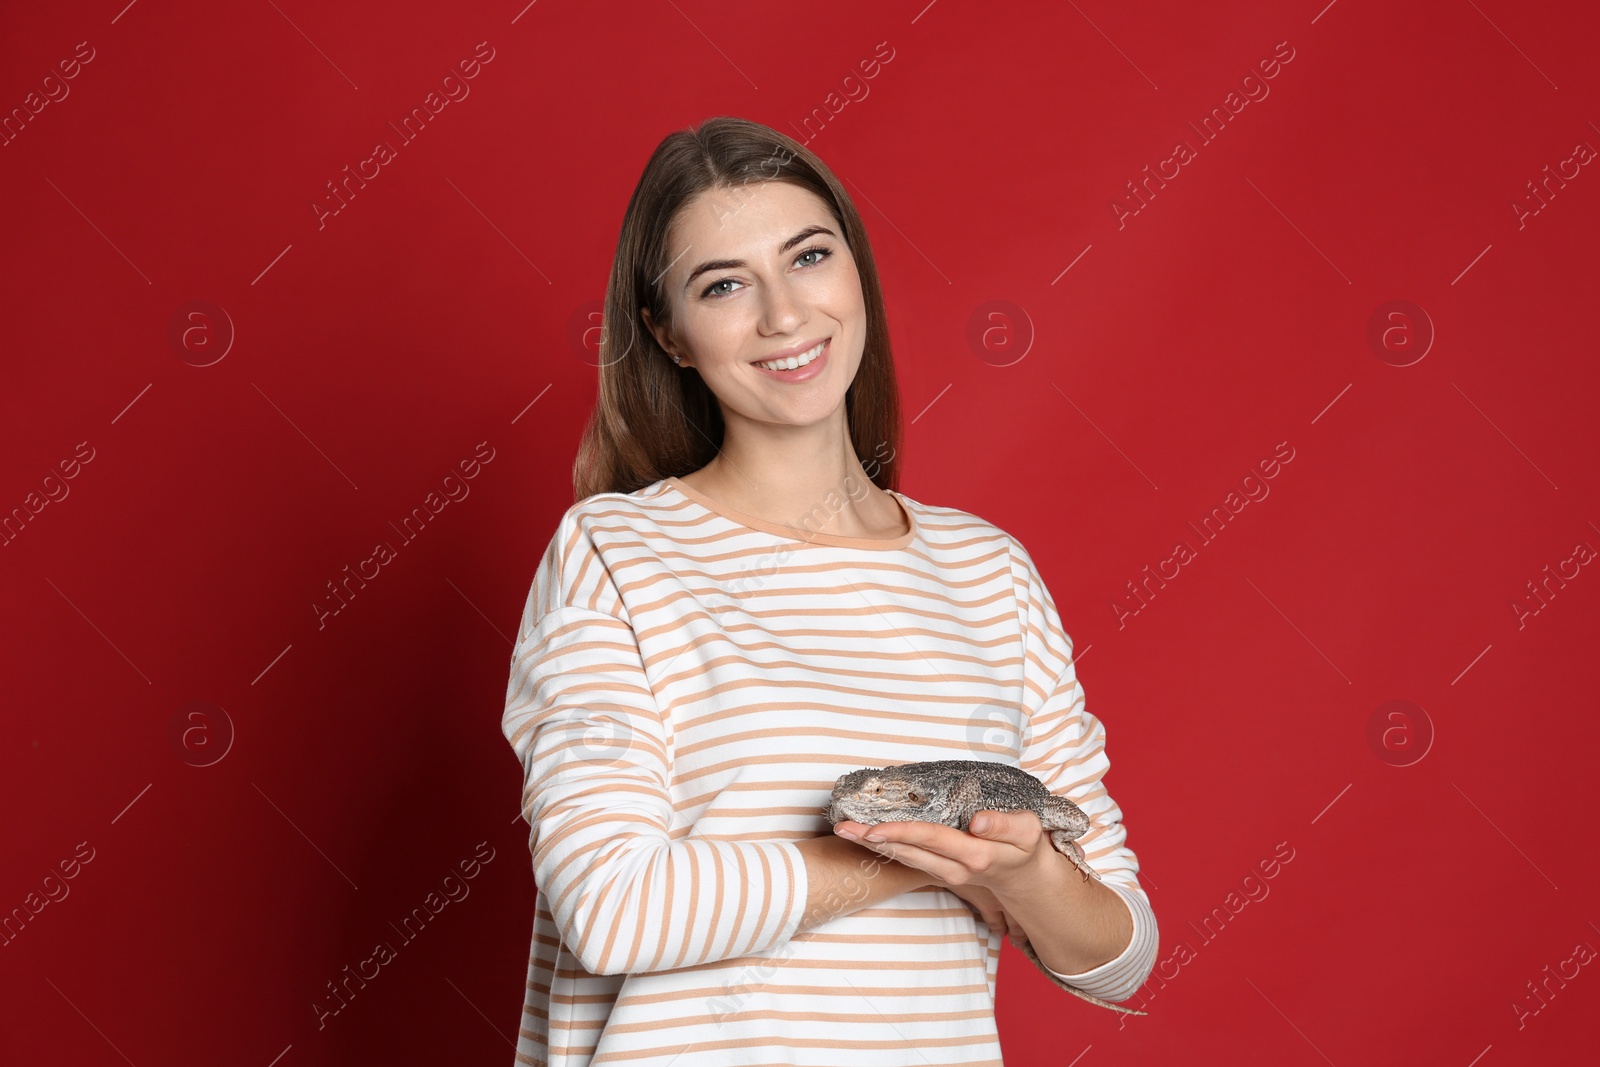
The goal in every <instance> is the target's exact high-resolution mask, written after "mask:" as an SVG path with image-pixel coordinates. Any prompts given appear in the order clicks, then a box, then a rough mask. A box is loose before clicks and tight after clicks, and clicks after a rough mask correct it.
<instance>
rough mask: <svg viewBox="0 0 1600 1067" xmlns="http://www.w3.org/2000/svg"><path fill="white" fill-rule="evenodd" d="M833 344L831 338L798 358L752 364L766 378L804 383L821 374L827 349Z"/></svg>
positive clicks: (825, 360)
mask: <svg viewBox="0 0 1600 1067" xmlns="http://www.w3.org/2000/svg"><path fill="white" fill-rule="evenodd" d="M832 343H833V338H831V337H830V338H828V339H826V340H824V341H822V342H820V343H818V344H817V345H816V346H815V347H813V348H812V349H811V350H810V351H807V352H802V353H801V354H800V355H798V356H790V357H789V358H788V359H779V360H770V361H768V362H765V363H754V364H752V366H754V367H755V368H756V369H757V370H759V371H761V372H762V373H764V374H766V375H767V376H768V377H772V378H776V379H778V380H779V381H784V382H804V381H809V380H810V379H812V378H815V377H816V376H817V375H819V374H821V373H822V368H823V367H825V366H826V365H827V362H828V349H829V347H830V346H831V345H832Z"/></svg>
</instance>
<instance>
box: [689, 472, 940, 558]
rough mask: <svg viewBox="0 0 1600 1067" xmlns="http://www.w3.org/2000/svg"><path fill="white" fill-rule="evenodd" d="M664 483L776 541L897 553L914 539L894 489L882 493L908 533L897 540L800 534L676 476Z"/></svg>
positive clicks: (911, 519)
mask: <svg viewBox="0 0 1600 1067" xmlns="http://www.w3.org/2000/svg"><path fill="white" fill-rule="evenodd" d="M663 481H665V482H666V484H667V485H669V486H671V487H672V488H673V489H674V490H676V491H677V492H678V494H679V495H680V496H683V497H687V498H688V499H689V500H691V501H693V502H694V503H696V504H699V505H700V506H701V507H703V508H705V509H706V510H707V511H710V512H712V513H713V514H717V515H721V516H722V517H723V518H725V519H728V520H730V521H732V522H735V523H737V524H739V525H740V526H743V527H745V528H746V529H750V530H758V531H760V532H761V533H769V534H775V535H776V536H778V537H784V538H787V539H789V540H791V541H800V542H802V543H805V544H813V545H833V546H835V547H838V548H865V549H875V550H878V551H894V550H896V549H901V548H905V547H906V546H907V545H909V544H910V543H911V542H912V541H913V540H915V539H916V536H917V533H918V526H917V516H916V512H915V511H914V509H913V508H912V506H911V505H910V504H909V503H908V502H907V501H906V498H905V497H903V496H901V495H900V494H899V493H898V492H896V491H895V490H893V489H886V490H884V492H886V493H888V494H889V495H890V496H892V497H894V498H895V500H896V501H897V502H898V503H899V505H900V510H901V511H903V512H905V516H906V525H907V526H908V527H909V529H907V530H906V532H905V533H903V534H901V535H900V536H899V537H889V538H884V537H846V536H844V535H843V534H831V533H825V532H822V531H817V532H814V533H810V534H802V533H801V532H800V531H799V530H796V529H793V528H791V527H788V526H785V525H783V524H782V523H777V522H768V521H767V520H766V519H762V518H757V517H756V516H754V515H746V514H745V513H744V512H742V511H735V510H734V509H732V508H730V507H727V506H726V505H723V504H719V503H717V502H716V501H715V500H712V499H711V498H710V497H709V496H706V495H705V494H704V493H702V492H701V491H700V490H698V489H696V488H695V487H694V486H692V485H690V484H689V483H688V482H685V481H683V480H682V479H680V478H678V477H677V476H676V475H669V476H668V477H667V478H665V479H663Z"/></svg>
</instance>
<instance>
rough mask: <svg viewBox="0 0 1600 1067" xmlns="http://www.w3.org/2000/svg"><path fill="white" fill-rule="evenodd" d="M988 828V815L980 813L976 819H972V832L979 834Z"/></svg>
mask: <svg viewBox="0 0 1600 1067" xmlns="http://www.w3.org/2000/svg"><path fill="white" fill-rule="evenodd" d="M988 828H989V816H987V815H980V816H978V817H977V818H976V819H973V820H972V832H973V833H975V834H981V833H983V832H984V831H985V830H987V829H988Z"/></svg>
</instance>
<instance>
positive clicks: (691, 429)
mask: <svg viewBox="0 0 1600 1067" xmlns="http://www.w3.org/2000/svg"><path fill="white" fill-rule="evenodd" d="M768 181H784V182H790V183H792V184H794V185H798V186H800V187H801V188H803V189H809V190H810V191H811V192H813V193H815V194H816V195H817V196H818V197H820V198H821V199H822V200H823V202H825V203H826V204H827V205H828V209H829V210H830V211H831V212H832V213H833V217H834V220H835V221H836V222H837V223H838V225H839V228H840V230H841V232H842V234H843V239H844V242H845V244H846V245H847V246H849V249H850V253H851V256H852V257H853V258H854V260H855V264H856V271H857V273H858V274H859V276H860V278H861V295H862V298H863V302H864V304H865V307H866V318H867V336H866V343H865V348H864V350H863V351H862V354H861V363H860V366H859V368H858V369H857V371H856V377H855V380H854V381H853V382H852V383H851V384H850V388H849V390H848V391H846V393H845V415H846V419H847V421H848V423H849V428H850V440H851V443H852V444H853V445H854V446H855V451H856V457H857V459H859V460H860V461H861V462H862V463H863V464H864V469H865V470H866V471H867V472H868V473H869V476H870V477H871V479H872V481H873V482H874V483H875V484H876V485H877V486H878V487H879V488H880V489H896V488H898V487H899V467H898V466H897V465H896V463H895V457H896V456H897V455H898V454H899V450H900V400H899V392H898V389H897V386H896V383H895V376H894V361H893V358H892V355H891V353H890V351H889V324H888V322H887V320H886V318H885V315H884V308H883V293H882V291H881V290H880V289H879V288H878V271H877V267H876V266H874V264H873V260H872V246H871V244H870V243H869V242H868V241H867V231H866V228H865V227H864V226H863V225H862V223H861V216H860V215H859V214H857V213H856V208H855V205H854V204H853V203H851V201H850V196H849V194H848V193H846V192H845V190H844V186H842V185H840V184H839V181H838V179H836V178H835V177H834V176H833V172H832V171H830V170H829V169H828V168H827V165H826V164H824V163H823V162H822V160H820V159H818V158H817V157H816V155H814V154H813V153H812V152H811V151H810V150H809V149H807V148H806V147H805V146H804V145H802V144H800V143H799V142H798V141H795V140H794V139H792V138H790V137H789V136H787V135H786V134H782V133H779V132H778V131H777V130H774V129H771V128H770V127H767V126H763V125H761V124H760V123H757V122H750V121H748V120H746V119H740V118H732V117H728V116H722V117H717V118H710V119H706V120H705V121H704V122H702V123H700V125H699V127H698V128H696V127H692V126H691V127H690V128H689V129H687V130H679V131H675V132H673V133H670V134H668V135H667V136H666V137H665V138H664V139H663V140H662V141H661V143H660V144H659V145H657V146H656V150H655V152H654V153H653V154H652V155H651V156H650V161H649V162H648V163H646V164H645V168H644V173H643V174H642V175H640V177H639V184H638V185H637V186H636V187H635V188H634V190H633V198H632V199H631V200H629V201H628V210H627V213H626V214H625V215H624V216H623V219H622V233H621V235H620V236H619V237H618V238H617V254H616V258H615V259H614V260H613V261H612V265H611V278H610V281H609V282H608V283H607V285H606V299H605V310H604V312H603V319H602V322H601V333H600V391H599V395H598V397H597V398H596V400H595V405H594V410H593V411H592V412H590V415H589V421H588V424H587V425H586V426H585V427H584V431H583V438H582V440H581V441H580V442H579V444H578V454H577V459H576V460H575V461H574V463H573V465H572V487H573V493H574V499H575V501H576V500H583V499H584V498H585V497H588V496H591V495H593V494H595V493H606V492H622V493H631V492H633V491H634V490H636V489H641V488H643V487H644V486H647V485H649V484H651V483H652V482H655V481H658V480H659V479H661V478H665V477H668V476H669V475H684V474H689V473H691V472H693V471H697V470H699V469H700V468H701V467H703V466H705V465H706V464H707V463H709V462H710V461H711V459H712V458H713V457H714V456H715V455H716V454H717V451H718V450H719V449H720V448H721V447H722V433H723V422H722V410H721V408H719V407H718V405H717V398H716V394H714V393H713V392H712V391H711V389H710V387H709V386H707V385H706V383H705V381H704V379H702V378H701V377H700V373H699V372H698V371H696V370H693V369H692V368H689V367H680V366H679V365H677V364H675V363H673V362H672V359H671V357H669V356H668V355H667V354H666V352H664V351H663V350H662V348H661V346H660V345H659V344H657V343H656V339H655V336H654V335H653V334H652V333H651V332H650V330H649V329H648V328H646V326H645V324H644V319H643V317H642V316H641V315H640V312H639V309H640V308H641V307H647V308H649V309H650V315H651V318H653V319H654V320H655V322H656V323H657V324H658V325H661V326H670V325H671V324H672V306H671V301H670V300H669V299H668V297H667V295H666V291H665V288H666V287H665V286H664V285H663V284H662V281H661V280H662V278H664V276H665V274H666V271H667V268H668V267H669V266H670V265H671V263H672V259H673V255H674V253H673V251H672V250H671V249H669V248H668V247H667V230H668V228H669V226H670V225H671V224H672V221H673V219H674V217H676V215H677V213H678V211H679V210H680V209H681V208H683V207H684V206H685V205H686V204H688V203H689V201H691V200H692V199H694V197H696V196H698V195H699V194H700V193H702V192H704V191H706V190H708V189H713V188H725V189H730V190H733V189H736V188H737V187H739V186H741V185H745V184H747V183H755V182H768ZM885 452H886V453H887V454H886V455H885Z"/></svg>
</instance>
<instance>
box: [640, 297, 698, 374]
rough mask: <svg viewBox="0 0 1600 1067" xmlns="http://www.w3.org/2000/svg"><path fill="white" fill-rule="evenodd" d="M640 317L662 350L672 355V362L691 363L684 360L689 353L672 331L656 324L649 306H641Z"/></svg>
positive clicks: (683, 364) (685, 365) (684, 364)
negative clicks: (680, 346) (679, 344)
mask: <svg viewBox="0 0 1600 1067" xmlns="http://www.w3.org/2000/svg"><path fill="white" fill-rule="evenodd" d="M639 317H640V318H641V319H643V320H644V325H645V329H647V330H649V331H650V335H651V336H652V337H654V338H655V339H656V344H658V345H660V346H661V350H662V351H663V352H665V353H666V354H667V355H668V356H669V357H671V359H672V362H674V363H677V364H678V365H679V366H684V367H687V366H689V364H687V363H684V362H683V357H684V356H685V355H686V354H687V353H685V352H684V351H682V350H681V349H680V348H679V347H678V344H677V342H676V341H674V340H673V339H672V334H671V332H670V331H668V330H665V329H663V328H661V327H659V326H657V325H656V323H655V319H654V318H653V317H651V315H650V309H649V308H647V307H641V308H640V309H639Z"/></svg>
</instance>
